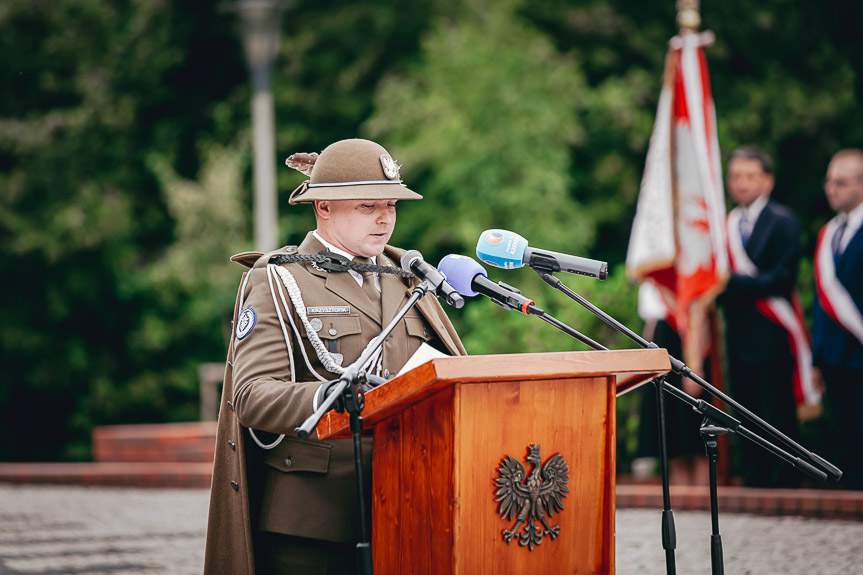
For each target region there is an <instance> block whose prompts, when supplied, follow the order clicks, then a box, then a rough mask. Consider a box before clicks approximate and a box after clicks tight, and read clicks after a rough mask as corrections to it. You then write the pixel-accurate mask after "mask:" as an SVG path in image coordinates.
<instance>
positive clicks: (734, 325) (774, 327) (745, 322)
mask: <svg viewBox="0 0 863 575" xmlns="http://www.w3.org/2000/svg"><path fill="white" fill-rule="evenodd" d="M773 185H774V179H773V163H772V161H771V158H770V156H769V155H767V154H766V153H765V152H764V151H763V150H760V149H759V148H756V147H755V146H742V147H740V148H738V149H736V150H735V151H734V152H733V153H732V155H731V159H730V160H729V162H728V178H727V188H728V194H729V196H730V197H731V199H732V200H733V201H734V202H735V203H736V204H737V206H736V207H735V208H734V209H733V210H731V212H729V214H728V243H729V256H730V260H731V266H732V274H731V276H730V278H729V281H728V285H727V287H726V290H725V292H724V293H723V294H721V295H720V297H719V298H718V300H717V301H718V302H719V303H720V304H721V305H722V306H723V308H724V311H725V323H726V349H727V353H728V367H729V376H730V388H731V392H732V394H733V397H734V398H735V399H736V400H737V401H738V402H739V403H741V404H742V405H743V406H744V407H747V408H748V409H749V410H751V411H753V412H754V413H755V414H756V415H758V416H760V417H761V418H762V419H764V420H765V421H767V422H768V423H770V424H771V425H773V426H774V427H776V428H777V429H778V430H779V431H781V432H782V433H784V434H786V435H788V436H789V437H790V438H792V439H794V440H796V439H797V437H798V427H797V412H796V405H795V401H794V391H793V378H794V372H795V357H794V353H793V351H794V350H793V349H792V346H791V344H790V342H789V334H788V331H787V329H786V328H785V327H784V326H783V325H781V324H780V323H779V322H777V321H776V317H774V316H773V315H772V314H771V313H770V306H769V305H768V304H776V305H780V306H781V305H784V306H787V307H788V308H790V307H791V303H790V302H791V297H792V294H793V291H794V283H795V280H796V278H797V269H798V266H799V263H800V247H799V246H800V226H799V225H798V223H797V219H796V218H795V217H794V215H793V214H792V213H791V212H790V211H789V210H788V208H786V207H784V206H781V205H780V204H778V203H776V202H774V201H772V200H771V199H770V194H771V192H772V191H773ZM807 359H808V358H807ZM750 429H754V430H757V429H758V428H756V427H754V426H750ZM768 439H770V438H769V437H768ZM774 443H775V442H774ZM739 463H740V472H741V473H742V475H743V478H744V481H745V484H746V485H748V486H753V487H791V486H794V485H795V484H796V483H797V481H798V477H797V474H796V472H795V470H794V469H793V468H791V467H790V466H789V465H788V464H787V463H785V462H784V461H782V460H781V459H779V458H777V457H775V456H773V455H771V454H768V453H767V452H766V451H764V450H763V449H762V448H761V447H759V446H757V445H755V444H754V443H752V442H751V441H749V440H743V441H742V442H741V445H740V458H739Z"/></svg>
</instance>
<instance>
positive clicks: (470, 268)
mask: <svg viewBox="0 0 863 575" xmlns="http://www.w3.org/2000/svg"><path fill="white" fill-rule="evenodd" d="M438 268H440V270H441V272H443V273H444V274H445V275H446V277H447V279H448V280H449V281H450V283H451V284H452V285H453V286H454V287H455V288H456V289H457V290H458V292H459V293H460V294H462V295H465V296H468V297H473V296H475V295H477V294H482V295H484V296H487V297H488V298H490V299H491V301H493V302H494V303H496V304H498V305H499V306H501V307H504V308H506V309H512V310H516V311H519V312H521V313H523V314H524V315H531V314H539V315H542V314H544V313H545V312H544V311H542V309H540V308H538V307H537V306H536V305H535V304H534V301H533V300H532V299H528V298H526V297H524V296H523V295H521V292H520V291H518V290H517V289H516V288H514V287H512V286H509V285H506V284H505V283H502V282H493V281H491V280H490V279H488V277H487V276H486V272H485V268H483V267H482V266H481V265H479V264H478V263H476V260H474V259H473V258H469V257H467V256H460V255H455V254H450V255H448V256H446V257H445V258H444V259H442V260H441V261H440V264H439V265H438Z"/></svg>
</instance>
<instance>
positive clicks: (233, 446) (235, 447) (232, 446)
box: [228, 440, 237, 451]
mask: <svg viewBox="0 0 863 575" xmlns="http://www.w3.org/2000/svg"><path fill="white" fill-rule="evenodd" d="M228 445H229V446H230V447H231V451H236V450H237V444H236V443H234V442H233V441H231V440H228Z"/></svg>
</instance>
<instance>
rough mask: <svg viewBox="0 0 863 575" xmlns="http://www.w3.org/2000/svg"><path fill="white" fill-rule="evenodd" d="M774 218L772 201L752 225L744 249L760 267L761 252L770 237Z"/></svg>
mask: <svg viewBox="0 0 863 575" xmlns="http://www.w3.org/2000/svg"><path fill="white" fill-rule="evenodd" d="M773 223H774V219H773V214H772V211H771V208H770V202H767V205H765V206H764V209H762V210H761V213H760V214H758V219H757V220H755V225H754V226H753V227H752V234H751V235H750V236H749V241H748V242H746V246H745V247H744V249H745V250H746V253H747V254H748V255H749V259H751V260H752V262H753V263H754V264H755V266H756V267H758V264H759V259H760V258H761V253H762V252H763V251H764V247H765V246H766V245H767V239H768V238H769V237H770V230H771V228H772V227H773Z"/></svg>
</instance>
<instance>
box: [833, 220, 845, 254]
mask: <svg viewBox="0 0 863 575" xmlns="http://www.w3.org/2000/svg"><path fill="white" fill-rule="evenodd" d="M847 225H848V220H844V221H843V222H842V223H841V224H839V227H838V228H836V233H834V234H833V257H834V259H839V256H841V255H842V236H843V235H844V234H845V227H846V226H847Z"/></svg>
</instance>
